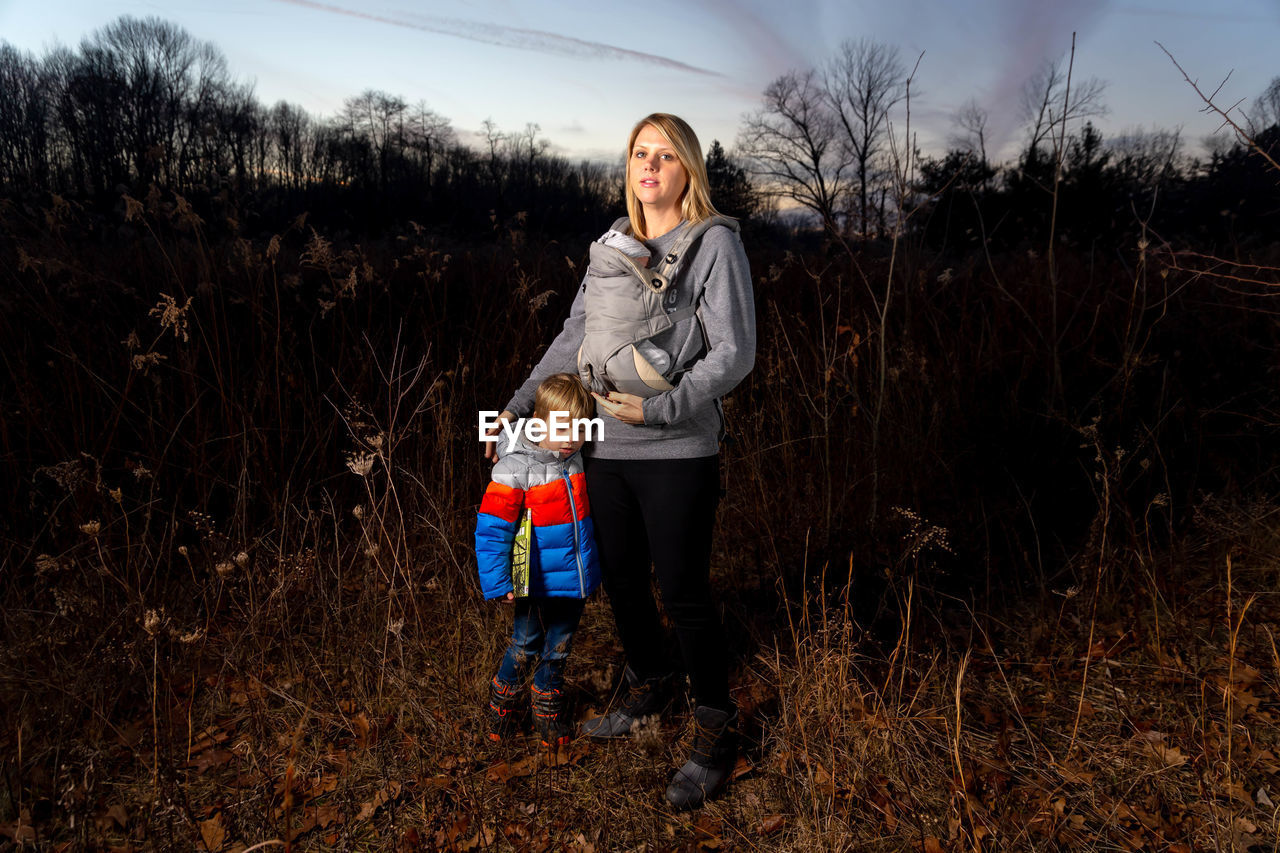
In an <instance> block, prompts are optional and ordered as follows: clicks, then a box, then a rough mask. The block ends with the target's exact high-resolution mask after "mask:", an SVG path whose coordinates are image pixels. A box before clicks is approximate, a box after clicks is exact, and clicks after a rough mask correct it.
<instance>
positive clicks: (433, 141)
mask: <svg viewBox="0 0 1280 853" xmlns="http://www.w3.org/2000/svg"><path fill="white" fill-rule="evenodd" d="M406 129H407V134H408V139H407V144H408V146H409V148H411V149H412V150H414V151H416V152H417V154H418V159H419V163H420V165H421V167H422V171H423V175H424V176H425V178H426V182H427V189H430V188H431V176H432V173H433V172H434V171H435V167H436V161H437V160H438V159H439V157H440V155H441V153H442V152H443V151H444V150H445V149H446V148H447V147H448V146H450V145H452V144H454V142H455V134H454V132H453V128H452V127H451V126H450V125H449V120H448V119H447V118H445V117H444V116H442V115H440V114H439V113H437V112H434V111H433V110H429V109H427V105H426V102H425V101H419V102H418V103H417V105H416V106H414V107H413V111H412V113H411V114H410V116H409V120H408V123H407V125H406Z"/></svg>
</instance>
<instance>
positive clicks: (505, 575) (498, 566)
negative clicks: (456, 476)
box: [476, 459, 525, 599]
mask: <svg viewBox="0 0 1280 853" xmlns="http://www.w3.org/2000/svg"><path fill="white" fill-rule="evenodd" d="M506 461H507V460H506V459H500V460H499V461H498V463H497V464H496V465H495V466H494V472H493V480H492V481H491V482H490V483H489V487H488V488H487V489H485V492H484V498H483V499H482V500H481V501H480V512H479V513H478V514H477V517H476V568H477V569H478V570H479V572H480V589H481V591H482V592H483V593H484V597H485V598H486V599H488V598H501V597H502V596H504V595H506V594H507V593H508V592H512V591H513V588H512V585H511V545H512V543H513V542H514V541H515V538H516V526H517V525H518V524H519V523H520V512H521V510H522V509H523V508H524V494H525V490H524V489H522V488H518V487H516V486H511V485H507V483H504V482H502V480H506V481H507V482H512V480H513V478H512V472H510V471H506V470H501V471H500V470H499V469H500V468H503V469H505V468H506V467H507V466H505V465H504V463H505V462H506Z"/></svg>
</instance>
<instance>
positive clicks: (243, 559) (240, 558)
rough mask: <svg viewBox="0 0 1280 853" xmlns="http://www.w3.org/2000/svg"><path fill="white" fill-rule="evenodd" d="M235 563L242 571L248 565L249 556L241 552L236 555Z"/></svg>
mask: <svg viewBox="0 0 1280 853" xmlns="http://www.w3.org/2000/svg"><path fill="white" fill-rule="evenodd" d="M235 561H236V565H237V566H239V567H240V568H242V569H243V568H244V567H245V566H247V565H249V554H248V553H247V552H245V551H241V552H240V553H239V554H236V556H235Z"/></svg>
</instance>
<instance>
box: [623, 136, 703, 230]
mask: <svg viewBox="0 0 1280 853" xmlns="http://www.w3.org/2000/svg"><path fill="white" fill-rule="evenodd" d="M627 165H628V168H627V180H629V181H630V182H631V189H632V191H633V192H634V193H635V194H636V198H637V199H639V201H640V203H641V204H642V205H644V206H645V207H647V208H652V209H653V210H654V211H655V212H657V211H665V210H670V209H672V208H674V207H676V206H677V205H679V204H680V196H681V194H682V193H683V192H684V188H685V187H686V186H688V184H689V177H688V175H686V174H685V171H684V166H682V165H680V159H679V158H678V157H676V152H675V151H673V150H672V148H671V146H670V145H668V144H667V141H666V140H665V139H663V138H662V134H661V133H658V130H657V128H655V127H654V126H653V125H651V124H646V125H645V126H644V127H642V128H641V129H640V132H639V133H638V134H636V141H635V145H633V146H632V147H631V157H630V159H629V160H628V161H627Z"/></svg>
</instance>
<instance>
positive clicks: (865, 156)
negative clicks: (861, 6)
mask: <svg viewBox="0 0 1280 853" xmlns="http://www.w3.org/2000/svg"><path fill="white" fill-rule="evenodd" d="M823 82H824V89H825V93H826V97H827V101H828V103H829V104H830V107H831V111H832V114H833V116H834V118H835V123H836V127H837V128H838V129H839V131H840V146H841V148H842V151H843V158H844V159H845V161H846V162H848V163H850V164H851V166H852V168H853V173H854V176H855V177H856V185H855V188H854V190H855V192H856V193H857V200H858V230H859V231H860V232H861V233H862V235H863V236H864V238H865V237H866V236H867V234H868V232H869V230H870V228H869V223H870V216H869V214H870V202H869V199H870V198H871V196H872V195H873V194H874V193H875V192H876V191H877V187H876V186H874V184H875V183H877V181H876V172H877V170H878V169H879V166H880V163H879V160H880V158H881V155H882V154H883V153H884V151H885V148H886V145H887V140H888V132H889V111H890V110H892V109H893V107H894V105H896V104H897V103H898V102H899V101H901V100H902V98H903V97H904V95H905V94H906V82H907V70H906V67H905V66H904V65H903V64H902V60H901V58H900V57H899V55H898V49H897V48H896V47H892V46H890V45H886V44H882V43H880V42H874V41H869V40H867V39H859V40H858V41H845V42H843V43H842V44H841V45H840V49H839V52H838V53H837V54H836V56H835V59H833V60H832V61H831V62H830V63H829V64H828V65H827V68H826V72H825V74H824V81H823Z"/></svg>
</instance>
